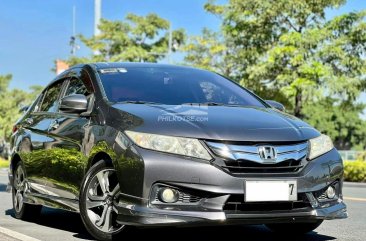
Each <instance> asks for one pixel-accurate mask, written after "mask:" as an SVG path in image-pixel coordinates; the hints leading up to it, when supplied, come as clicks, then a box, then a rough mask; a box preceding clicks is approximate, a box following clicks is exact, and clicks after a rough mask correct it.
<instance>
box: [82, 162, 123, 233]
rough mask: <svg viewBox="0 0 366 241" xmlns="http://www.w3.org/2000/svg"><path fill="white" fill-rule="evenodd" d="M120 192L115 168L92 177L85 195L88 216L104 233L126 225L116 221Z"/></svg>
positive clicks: (117, 229)
mask: <svg viewBox="0 0 366 241" xmlns="http://www.w3.org/2000/svg"><path fill="white" fill-rule="evenodd" d="M119 194H120V187H119V184H118V180H117V176H116V171H115V170H114V169H104V170H101V171H99V172H97V173H96V174H95V175H94V176H93V177H91V181H90V182H89V184H88V187H87V194H86V195H85V196H86V200H85V205H86V210H87V216H88V218H89V220H90V221H91V223H93V225H94V226H95V227H96V228H97V229H99V230H100V231H102V232H104V233H108V234H112V233H116V232H118V231H120V230H121V229H122V228H123V227H124V225H120V224H118V223H117V221H116V220H117V213H118V210H117V208H116V207H117V203H118V196H119Z"/></svg>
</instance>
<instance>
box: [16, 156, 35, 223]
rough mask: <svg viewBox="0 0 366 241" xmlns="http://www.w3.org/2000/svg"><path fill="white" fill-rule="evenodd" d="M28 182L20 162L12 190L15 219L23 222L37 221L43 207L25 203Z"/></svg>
mask: <svg viewBox="0 0 366 241" xmlns="http://www.w3.org/2000/svg"><path fill="white" fill-rule="evenodd" d="M25 190H26V181H25V176H24V169H23V166H22V163H21V162H19V163H18V164H17V165H16V167H15V171H14V180H13V188H12V199H13V208H14V211H15V217H16V218H18V219H22V220H35V219H36V218H37V217H38V216H39V214H40V213H41V209H42V206H38V205H31V204H28V203H24V192H25Z"/></svg>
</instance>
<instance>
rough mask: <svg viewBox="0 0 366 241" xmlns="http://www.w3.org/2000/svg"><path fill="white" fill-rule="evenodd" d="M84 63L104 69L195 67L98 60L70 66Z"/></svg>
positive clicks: (81, 65)
mask: <svg viewBox="0 0 366 241" xmlns="http://www.w3.org/2000/svg"><path fill="white" fill-rule="evenodd" d="M86 65H91V66H93V67H94V68H96V69H105V68H131V67H134V68H174V69H176V68H179V69H180V68H182V69H195V68H193V67H189V66H180V65H172V64H160V63H149V62H144V63H140V62H98V63H89V64H79V65H75V66H73V67H71V68H80V67H83V66H86Z"/></svg>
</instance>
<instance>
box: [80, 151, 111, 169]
mask: <svg viewBox="0 0 366 241" xmlns="http://www.w3.org/2000/svg"><path fill="white" fill-rule="evenodd" d="M102 160H104V161H105V162H106V164H107V165H110V166H112V167H114V165H113V161H112V157H111V156H110V155H108V154H107V153H106V152H104V151H100V152H98V153H95V154H94V155H93V156H92V157H91V158H90V159H89V161H88V166H87V168H86V172H87V171H88V170H89V169H90V168H91V167H92V166H93V165H95V163H97V162H99V161H102Z"/></svg>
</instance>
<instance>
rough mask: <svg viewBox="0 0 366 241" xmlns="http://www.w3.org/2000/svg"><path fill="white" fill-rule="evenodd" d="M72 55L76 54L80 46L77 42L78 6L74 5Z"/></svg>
mask: <svg viewBox="0 0 366 241" xmlns="http://www.w3.org/2000/svg"><path fill="white" fill-rule="evenodd" d="M70 46H71V55H75V54H76V50H78V49H79V46H78V45H77V44H76V7H75V6H73V7H72V36H71V38H70Z"/></svg>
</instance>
